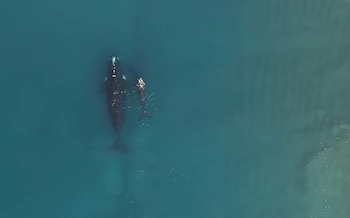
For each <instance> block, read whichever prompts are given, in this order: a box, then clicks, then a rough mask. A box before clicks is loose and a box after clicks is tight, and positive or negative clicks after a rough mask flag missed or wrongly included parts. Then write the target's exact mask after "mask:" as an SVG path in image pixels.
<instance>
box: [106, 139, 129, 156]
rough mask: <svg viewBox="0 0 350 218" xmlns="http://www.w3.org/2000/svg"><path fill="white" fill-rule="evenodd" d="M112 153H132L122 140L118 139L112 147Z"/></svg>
mask: <svg viewBox="0 0 350 218" xmlns="http://www.w3.org/2000/svg"><path fill="white" fill-rule="evenodd" d="M110 152H113V153H116V152H118V153H130V150H129V148H128V147H126V146H125V145H124V144H123V143H122V142H121V140H120V139H117V140H116V141H115V143H114V144H113V146H112V147H110Z"/></svg>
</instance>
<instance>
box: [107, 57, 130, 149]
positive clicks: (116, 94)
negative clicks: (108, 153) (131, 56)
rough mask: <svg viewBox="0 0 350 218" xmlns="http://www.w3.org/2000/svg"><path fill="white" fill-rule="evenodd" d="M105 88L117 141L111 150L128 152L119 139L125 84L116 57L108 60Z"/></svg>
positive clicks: (122, 119)
mask: <svg viewBox="0 0 350 218" xmlns="http://www.w3.org/2000/svg"><path fill="white" fill-rule="evenodd" d="M105 88H106V90H105V91H106V96H107V103H108V110H109V115H110V118H111V121H112V124H113V127H114V130H115V132H116V135H117V139H116V141H115V143H114V145H113V146H112V148H111V150H112V151H117V152H129V149H128V148H127V147H126V146H125V145H124V144H123V143H122V141H121V139H120V132H121V129H122V126H123V123H124V119H125V109H126V95H127V84H126V77H125V75H124V74H123V69H122V66H121V64H120V61H119V58H118V57H115V56H112V57H111V58H110V63H109V68H108V72H107V76H106V78H105Z"/></svg>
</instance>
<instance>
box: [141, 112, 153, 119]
mask: <svg viewBox="0 0 350 218" xmlns="http://www.w3.org/2000/svg"><path fill="white" fill-rule="evenodd" d="M145 118H152V119H153V115H152V114H150V113H149V112H147V111H143V113H142V114H140V117H139V121H140V120H143V119H145Z"/></svg>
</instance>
